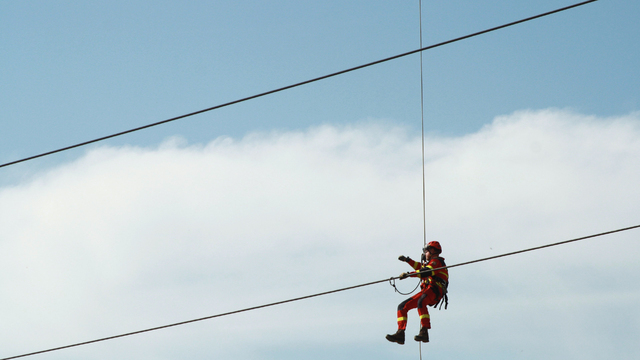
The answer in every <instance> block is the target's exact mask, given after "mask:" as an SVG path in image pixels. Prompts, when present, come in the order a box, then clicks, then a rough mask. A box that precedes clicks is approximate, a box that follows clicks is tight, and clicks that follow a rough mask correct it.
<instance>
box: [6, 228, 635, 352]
mask: <svg viewBox="0 0 640 360" xmlns="http://www.w3.org/2000/svg"><path fill="white" fill-rule="evenodd" d="M637 228H640V225H635V226H629V227H626V228H621V229H617V230H611V231H606V232H602V233H598V234H593V235H588V236H583V237H579V238H575V239H571V240H565V241H560V242H555V243H551V244H547V245H542V246H536V247H532V248H528V249H523V250H518V251H513V252H509V253H505V254H501V255H496V256H490V257H486V258H482V259H476V260H472V261H467V262H463V263H458V264H455V265H449V266H444V267H441V268H436V269H433V271H436V270H441V269H450V268H454V267H458V266H464V265H469V264H473V263H477V262H481V261H487V260H493V259H497V258H500V257H505V256H512V255H516V254H521V253H525V252H529V251H535V250H540V249H544V248H548V247H552V246H558V245H564V244H568V243H572V242H576V241H582V240H586V239H591V238H595V237H599V236H605V235H611V234H614V233H618V232H623V231H628V230H632V229H637ZM399 278H400V277H399V276H395V277H391V278H389V279H382V280H376V281H371V282H367V283H363V284H359V285H353V286H348V287H344V288H340V289H335V290H330V291H325V292H321V293H317V294H311V295H306V296H301V297H297V298H292V299H288V300H282V301H277V302H272V303H269V304H263V305H258V306H253V307H249V308H245V309H240V310H235V311H229V312H225V313H221V314H216V315H211V316H205V317H201V318H197V319H192V320H187V321H181V322H177V323H173V324H168V325H162V326H156V327H152V328H148V329H144V330H138V331H132V332H128V333H124V334H119V335H113V336H108V337H104V338H100V339H95V340H89V341H84V342H79V343H75V344H70V345H65V346H59V347H55V348H51V349H46V350H40V351H35V352H31V353H26V354H22V355H16V356H10V357H6V358H2V359H0V360H11V359H18V358H22V357H27V356H32V355H38V354H43V353H48V352H52V351H58V350H63V349H68V348H72V347H76V346H81V345H88V344H93V343H97V342H102V341H106V340H113V339H117V338H121V337H125V336H131V335H137V334H142V333H146V332H150V331H156V330H161V329H166V328H170V327H174V326H179V325H185V324H190V323H194V322H198V321H203V320H209V319H214V318H218V317H223V316H229V315H233V314H238V313H242V312H246V311H251V310H257V309H262V308H266V307H270V306H275V305H281V304H286V303H290V302H294V301H300V300H305V299H310V298H313V297H318V296H323V295H329V294H334V293H337V292H342V291H347V290H352V289H357V288H361V287H365V286H369V285H374V284H379V283H382V282H386V281H390V280H396V279H399Z"/></svg>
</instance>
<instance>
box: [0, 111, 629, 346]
mask: <svg viewBox="0 0 640 360" xmlns="http://www.w3.org/2000/svg"><path fill="white" fill-rule="evenodd" d="M420 146H421V145H420V138H419V137H416V136H415V134H407V133H406V131H405V130H403V129H400V128H395V127H393V126H389V125H382V124H377V123H363V124H359V125H353V126H345V127H335V126H322V127H317V128H312V129H309V130H307V131H304V132H273V133H261V134H250V135H248V136H246V137H244V138H242V139H232V138H225V137H221V138H218V139H216V140H214V141H212V142H210V143H209V144H207V145H204V146H202V145H189V144H186V143H184V142H183V141H181V140H180V139H170V140H168V141H166V142H164V143H163V144H162V145H161V146H159V147H158V148H137V147H119V148H114V147H101V148H96V149H94V150H91V151H89V152H88V153H87V154H86V155H85V156H84V157H82V158H81V159H79V160H77V161H74V162H72V163H69V164H65V165H62V166H60V167H58V168H56V169H54V170H52V171H48V172H46V173H43V174H40V175H39V176H36V177H35V178H33V179H31V180H29V181H25V182H24V183H21V184H19V185H16V186H11V187H5V188H2V189H0V228H2V229H3V231H2V235H1V236H0V259H1V261H0V289H2V293H3V296H2V297H0V308H1V309H2V311H1V313H2V324H3V325H2V326H1V327H0V339H2V340H0V357H7V356H12V355H17V354H21V353H25V352H31V351H37V350H41V349H45V348H50V347H56V346H60V345H65V344H69V343H75V342H80V341H85V340H90V339H94V338H99V337H104V336H110V335H114V334H118V333H124V332H129V331H135V330H140V329H144V328H147V327H153V326H158V325H163V324H168V323H172V322H177V321H182V320H188V319H192V318H198V317H202V316H208V315H213V314H216V313H222V312H226V311H232V310H237V309H241V308H244V307H250V306H255V305H260V304H262V303H266V302H273V301H279V300H283V299H287V298H291V297H297V296H303V295H308V294H312V293H316V292H321V291H327V290H331V289H334V288H339V287H344V286H350V285H355V284H359V283H364V282H369V281H374V280H379V279H384V278H388V277H390V276H395V275H397V274H399V273H400V272H402V271H406V270H407V269H406V265H404V266H403V264H402V263H400V262H398V261H397V260H396V257H397V256H398V255H401V254H404V255H410V256H412V257H414V258H417V257H419V251H420V248H421V246H422V241H423V240H422V227H423V225H422V178H421V176H422V169H421V154H420ZM425 156H426V169H425V173H426V197H427V202H426V203H427V228H428V237H429V239H430V240H439V241H440V242H441V243H442V244H443V247H444V253H443V256H445V258H446V259H447V262H448V263H449V264H455V263H459V262H463V261H468V260H472V259H475V258H480V257H485V256H491V255H496V254H500V253H503V252H508V251H513V250H518V249H522V248H526V247H532V246H537V245H541V244H545V243H551V242H556V241H561V240H566V239H570V238H574V237H579V236H584V235H590V234H592V233H598V232H602V231H607V230H613V229H616V228H621V227H626V226H631V225H637V224H640V216H639V214H640V205H639V204H640V202H639V201H638V199H640V188H639V187H638V185H637V184H638V183H640V114H638V113H632V114H629V115H626V116H621V117H616V118H606V119H603V118H597V117H594V116H585V115H581V114H577V113H575V112H571V111H567V110H557V109H549V110H543V111H522V112H518V113H514V114H511V115H507V116H502V117H498V118H496V119H495V121H494V122H493V123H492V124H489V125H487V126H485V127H484V128H483V129H481V130H480V131H478V132H477V133H473V134H469V135H466V136H462V137H456V138H444V137H439V136H436V135H433V136H428V137H427V139H426V155H425ZM637 238H638V233H637V231H636V232H628V233H623V234H617V235H612V236H609V237H603V238H598V239H593V240H587V241H585V242H581V243H577V244H573V245H566V246H563V247H558V248H554V249H548V250H541V251H538V252H535V253H529V254H523V255H519V256H514V257H510V258H505V259H499V260H495V261H491V262H486V263H480V264H475V265H469V266H466V267H460V268H456V269H452V270H451V289H450V291H451V305H450V308H449V310H447V311H437V310H432V311H431V312H432V323H433V330H432V343H430V344H428V345H426V346H428V349H429V350H428V351H429V353H430V354H432V356H449V357H451V356H457V357H462V356H465V357H470V356H473V357H474V358H476V359H478V358H480V359H485V358H486V359H489V358H491V359H496V358H498V359H500V358H505V359H506V358H513V357H514V356H516V355H517V356H519V357H521V358H540V357H542V356H544V357H546V358H550V359H564V358H567V357H578V356H579V357H581V358H584V359H600V358H603V357H613V356H615V357H616V358H619V359H632V358H634V359H635V358H637V356H638V355H639V353H638V350H637V344H636V340H637V338H638V335H639V334H640V311H639V310H638V309H637V307H636V306H634V305H635V304H637V303H638V301H639V300H640V281H639V280H640V276H639V275H638V274H639V273H640V272H639V271H638V270H639V269H638V265H637V260H636V258H635V257H636V254H638V253H639V251H640V244H639V243H638V241H637ZM409 281H411V280H405V282H399V283H398V286H399V287H400V288H401V289H403V290H405V291H408V290H410V289H411V288H413V286H414V285H415V284H414V283H409ZM403 299H404V297H402V296H399V295H396V294H394V293H393V290H392V289H391V288H390V287H389V286H387V285H384V284H382V285H375V286H371V287H367V288H362V289H358V290H352V291H350V292H345V293H340V294H335V295H329V296H326V297H321V298H315V299H311V300H305V301H301V302H297V303H292V304H288V305H281V306H276V307H273V308H269V309H264V310H258V311H254V312H248V313H243V314H239V315H236V316H230V317H226V318H219V319H214V320H209V321H204V322H200V323H196V324H192V325H185V326H183V327H179V328H173V329H167V330H161V331H157V332H154V333H148V334H143V335H138V336H135V337H130V338H125V339H119V340H113V341H110V342H105V343H100V344H95V345H88V346H84V347H79V348H74V349H69V350H64V351H60V352H57V353H49V354H44V355H39V357H40V358H42V359H58V358H60V359H62V358H64V359H70V358H72V359H74V358H78V359H80V358H82V359H111V358H114V357H121V358H122V357H124V358H136V359H178V358H180V359H185V358H188V359H200V358H212V357H215V358H220V359H237V358H244V359H271V358H279V359H282V358H301V357H304V358H312V359H329V358H331V359H336V358H338V359H340V358H345V359H346V358H353V357H354V356H360V357H362V356H367V357H369V358H372V359H383V358H389V357H397V356H415V355H416V352H417V346H416V345H414V344H407V345H405V346H404V347H399V346H397V345H395V344H389V343H386V341H385V340H384V334H386V333H390V332H393V331H395V308H396V306H397V304H398V303H399V302H400V301H402V300H403ZM409 316H410V318H409V328H410V330H415V331H416V332H417V330H418V329H417V327H418V322H417V319H416V315H415V313H411V314H410V315H409ZM541 344H544V346H541ZM423 349H424V347H423Z"/></svg>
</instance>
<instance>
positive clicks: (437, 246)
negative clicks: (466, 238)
mask: <svg viewBox="0 0 640 360" xmlns="http://www.w3.org/2000/svg"><path fill="white" fill-rule="evenodd" d="M429 248H434V249H436V250H437V251H438V254H439V253H441V252H442V246H440V243H439V242H437V241H430V242H429V243H428V244H427V247H425V248H424V250H425V251H426V250H427V249H429Z"/></svg>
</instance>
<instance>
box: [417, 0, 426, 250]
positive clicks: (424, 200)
mask: <svg viewBox="0 0 640 360" xmlns="http://www.w3.org/2000/svg"><path fill="white" fill-rule="evenodd" d="M418 11H419V13H420V16H419V18H420V48H422V0H418ZM420 119H421V122H422V220H423V243H424V245H423V247H425V246H427V205H426V204H427V195H426V194H427V192H426V185H425V182H426V180H425V176H424V79H423V72H422V52H420Z"/></svg>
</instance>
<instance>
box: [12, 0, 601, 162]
mask: <svg viewBox="0 0 640 360" xmlns="http://www.w3.org/2000/svg"><path fill="white" fill-rule="evenodd" d="M595 1H598V0H587V1H583V2H580V3H577V4H574V5H570V6H566V7H563V8H559V9H556V10H552V11H548V12H546V13H542V14H538V15H534V16H531V17H528V18H524V19H521V20H517V21H513V22H510V23H507V24H503V25H500V26H496V27H492V28H489V29H485V30H482V31H478V32H475V33H472V34H468V35H464V36H461V37H458V38H455V39H451V40H447V41H443V42H441V43H437V44H434V45H430V46H427V47H424V48H420V49H417V50H412V51H408V52H405V53H402V54H398V55H394V56H390V57H387V58H384V59H380V60H376V61H372V62H370V63H366V64H363V65H359V66H355V67H352V68H349V69H345V70H341V71H337V72H334V73H331V74H328V75H323V76H319V77H316V78H313V79H310V80H305V81H301V82H299V83H295V84H291V85H287V86H283V87H281V88H277V89H273V90H269V91H265V92H262V93H259V94H255V95H251V96H247V97H245V98H241V99H237V100H233V101H230V102H227V103H223V104H220V105H215V106H212V107H209V108H206V109H202V110H198V111H194V112H191V113H188V114H184V115H180V116H176V117H172V118H170V119H166V120H162V121H158V122H155V123H152V124H148V125H144V126H140V127H136V128H133V129H129V130H125V131H121V132H118V133H115V134H111V135H106V136H102V137H99V138H96V139H93V140H88V141H84V142H81V143H77V144H75V145H69V146H66V147H63V148H59V149H56V150H52V151H47V152H44V153H41V154H38V155H33V156H29V157H26V158H22V159H19V160H14V161H10V162H7V163H4V164H0V168H2V167H5V166H10V165H15V164H18V163H21V162H25V161H29V160H33V159H37V158H40V157H43V156H48V155H53V154H56V153H59V152H63V151H67V150H71V149H75V148H78V147H81V146H85V145H89V144H93V143H96V142H99V141H103V140H107V139H111V138H114V137H117V136H122V135H125V134H129V133H132V132H136V131H140V130H144V129H148V128H150V127H154V126H158V125H162V124H166V123H169V122H172V121H176V120H180V119H184V118H187V117H191V116H194V115H198V114H202V113H205V112H209V111H212V110H216V109H220V108H223V107H227V106H230V105H234V104H238V103H241V102H245V101H249V100H253V99H257V98H260V97H263V96H267V95H271V94H275V93H278V92H281V91H284V90H289V89H293V88H296V87H299V86H302V85H306V84H310V83H313V82H316V81H320V80H324V79H328V78H331V77H334V76H338V75H342V74H346V73H349V72H352V71H356V70H360V69H364V68H366V67H370V66H373V65H378V64H381V63H384V62H387V61H391V60H396V59H399V58H402V57H405V56H409V55H412V54H415V53H422V52H423V51H427V50H431V49H434V48H437V47H440V46H444V45H448V44H451V43H454V42H458V41H461V40H466V39H469V38H472V37H475V36H478V35H482V34H486V33H489V32H492V31H496V30H500V29H504V28H507V27H510V26H514V25H517V24H521V23H524V22H527V21H531V20H535V19H538V18H541V17H544V16H548V15H551V14H555V13H558V12H561V11H565V10H569V9H572V8H575V7H578V6H582V5H586V4H588V3H592V2H595Z"/></svg>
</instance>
